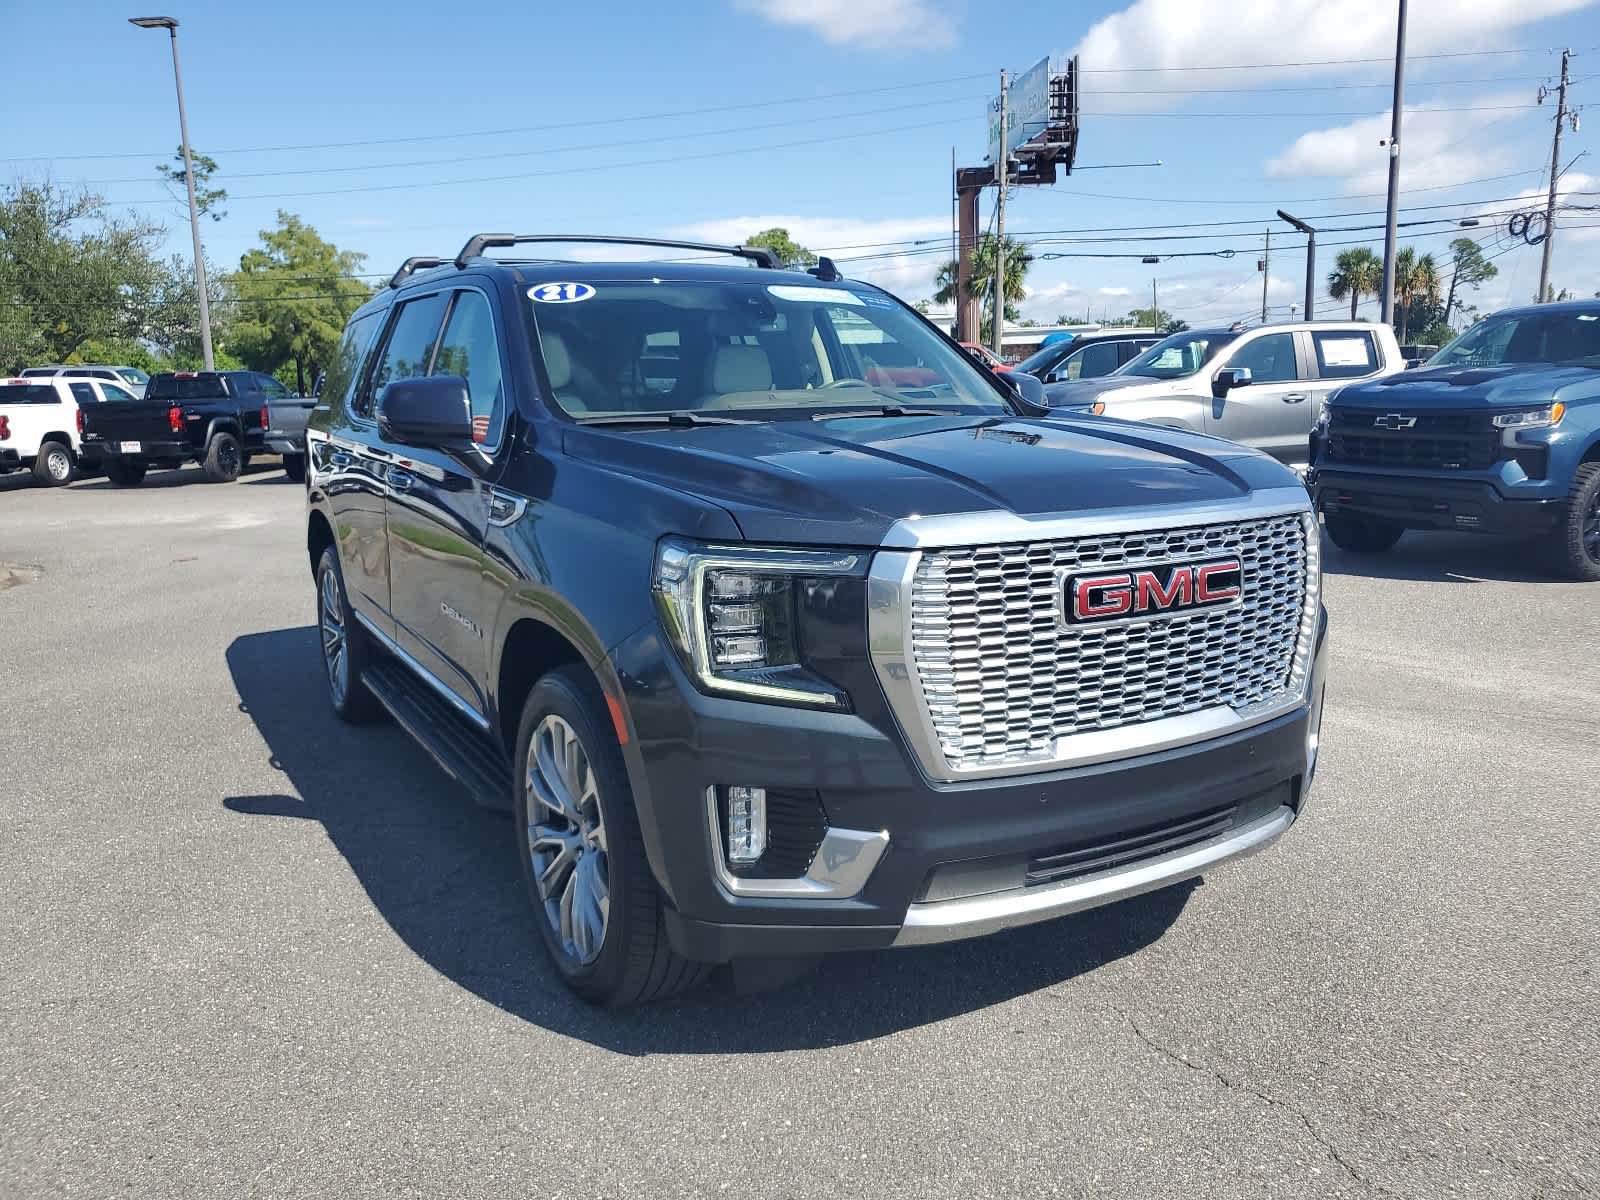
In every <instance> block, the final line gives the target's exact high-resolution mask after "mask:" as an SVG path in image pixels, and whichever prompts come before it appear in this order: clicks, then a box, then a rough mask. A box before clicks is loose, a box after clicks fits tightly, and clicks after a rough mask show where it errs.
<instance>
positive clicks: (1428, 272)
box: [1394, 246, 1439, 342]
mask: <svg viewBox="0 0 1600 1200" xmlns="http://www.w3.org/2000/svg"><path fill="white" fill-rule="evenodd" d="M1394 298H1395V305H1396V307H1398V308H1399V310H1400V329H1399V331H1398V332H1399V336H1400V340H1401V341H1402V342H1403V341H1405V340H1406V334H1407V333H1408V332H1409V331H1410V327H1411V306H1412V305H1413V304H1414V303H1416V302H1417V301H1419V300H1425V301H1427V302H1428V303H1430V304H1436V303H1438V300H1439V264H1438V263H1436V262H1435V261H1434V259H1433V255H1431V254H1424V255H1423V256H1422V257H1421V258H1418V257H1417V253H1416V251H1415V250H1413V249H1412V248H1411V247H1410V246H1407V247H1406V248H1405V249H1404V250H1402V251H1400V252H1399V253H1398V254H1396V255H1395V256H1394Z"/></svg>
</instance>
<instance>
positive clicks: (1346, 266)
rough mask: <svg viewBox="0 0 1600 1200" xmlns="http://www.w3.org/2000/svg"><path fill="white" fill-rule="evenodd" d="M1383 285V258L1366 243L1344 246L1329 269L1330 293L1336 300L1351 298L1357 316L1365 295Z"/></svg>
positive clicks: (1354, 316)
mask: <svg viewBox="0 0 1600 1200" xmlns="http://www.w3.org/2000/svg"><path fill="white" fill-rule="evenodd" d="M1382 286H1383V260H1382V259H1381V258H1379V257H1378V256H1377V255H1376V254H1374V253H1373V252H1372V250H1371V249H1370V248H1369V247H1366V246H1353V247H1351V248H1350V249H1349V250H1341V251H1340V252H1339V257H1338V258H1336V259H1334V260H1333V270H1332V271H1329V272H1328V295H1330V296H1332V297H1333V298H1334V299H1335V300H1343V299H1344V298H1345V297H1347V296H1348V297H1349V298H1350V319H1351V320H1352V321H1354V320H1355V319H1356V305H1358V304H1360V303H1361V297H1363V296H1376V295H1377V294H1378V289H1379V288H1380V287H1382Z"/></svg>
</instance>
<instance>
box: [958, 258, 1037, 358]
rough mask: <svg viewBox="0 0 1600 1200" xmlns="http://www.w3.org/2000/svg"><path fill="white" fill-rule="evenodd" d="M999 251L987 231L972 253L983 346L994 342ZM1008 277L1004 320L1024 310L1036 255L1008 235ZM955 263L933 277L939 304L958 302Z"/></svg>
mask: <svg viewBox="0 0 1600 1200" xmlns="http://www.w3.org/2000/svg"><path fill="white" fill-rule="evenodd" d="M998 250H999V243H998V242H997V241H996V239H995V236H994V234H992V233H985V234H983V235H982V236H981V237H979V238H978V244H977V245H976V246H974V247H973V248H972V249H971V250H970V251H969V252H968V253H969V259H968V261H969V269H970V271H971V275H970V276H969V279H968V287H969V288H970V289H971V292H972V295H973V296H975V297H976V298H977V299H978V301H979V302H980V303H981V304H982V306H983V307H982V313H983V318H982V333H981V334H980V337H981V339H982V341H983V343H984V345H992V344H993V341H994V269H995V257H996V254H997V252H998ZM1005 254H1006V279H1005V294H1006V305H1005V319H1006V320H1008V321H1016V320H1018V319H1019V318H1020V317H1021V315H1022V313H1021V311H1020V310H1019V309H1018V308H1017V305H1018V304H1020V303H1021V302H1022V301H1023V300H1024V299H1026V298H1027V295H1028V288H1027V278H1028V268H1029V267H1030V266H1031V265H1032V264H1033V255H1031V254H1030V253H1028V247H1027V246H1026V244H1024V243H1022V242H1019V241H1017V240H1016V239H1015V238H1009V237H1008V238H1006V245H1005ZM956 276H957V271H956V263H955V260H954V259H952V260H950V261H949V262H946V263H945V264H944V265H943V266H941V267H940V268H939V273H938V274H937V275H936V276H935V277H934V284H935V286H936V287H937V288H938V289H939V290H938V291H936V292H934V294H933V299H934V301H935V302H936V303H938V304H952V303H956V302H957V301H956Z"/></svg>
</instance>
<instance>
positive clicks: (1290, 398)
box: [1283, 392, 1309, 404]
mask: <svg viewBox="0 0 1600 1200" xmlns="http://www.w3.org/2000/svg"><path fill="white" fill-rule="evenodd" d="M1308 398H1309V397H1308V395H1307V393H1305V392H1287V393H1285V394H1284V397H1283V402H1284V403H1285V404H1299V403H1301V402H1302V401H1304V400H1306V399H1308Z"/></svg>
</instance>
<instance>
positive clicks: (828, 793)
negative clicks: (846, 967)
mask: <svg viewBox="0 0 1600 1200" xmlns="http://www.w3.org/2000/svg"><path fill="white" fill-rule="evenodd" d="M573 240H574V239H572V238H540V237H516V238H513V237H507V236H492V235H484V236H479V237H474V238H473V239H472V240H471V241H469V242H468V243H467V245H466V246H465V247H464V248H463V249H462V251H461V253H460V255H459V256H458V257H457V258H456V259H455V260H454V262H453V263H448V264H444V265H438V266H434V267H432V268H430V269H425V270H421V271H417V272H413V271H411V270H410V264H408V266H407V268H403V269H402V270H401V271H400V272H398V273H397V275H396V277H395V280H394V281H393V284H392V286H391V287H389V288H386V289H384V291H383V292H382V293H381V294H380V295H378V296H376V297H374V298H373V299H372V300H370V301H369V302H368V303H367V304H365V305H364V306H363V307H362V308H361V309H360V310H358V311H357V312H356V313H355V315H354V316H353V317H352V318H351V321H350V323H349V326H348V327H347V329H346V331H345V335H344V340H343V344H342V347H341V349H340V351H339V353H338V356H337V359H336V361H335V363H334V364H333V365H332V367H330V370H329V374H328V377H327V379H326V381H325V383H324V386H323V388H322V390H321V395H320V401H319V404H318V407H317V408H316V410H315V411H314V412H313V414H312V418H311V422H310V428H309V430H308V433H307V439H308V448H309V452H310V461H309V472H310V473H309V478H308V486H307V492H306V495H307V509H308V511H307V525H306V548H307V552H308V565H309V566H310V569H311V573H312V575H313V578H314V580H315V590H316V597H317V606H318V617H317V620H318V626H319V636H318V639H317V641H318V645H319V649H320V653H321V654H322V657H323V665H324V668H325V670H324V676H325V682H326V685H327V691H328V696H329V699H330V701H331V704H332V707H333V709H334V712H335V713H336V714H337V715H338V716H339V717H340V718H342V719H344V720H347V721H363V720H366V719H368V718H370V717H372V716H373V715H374V714H375V713H376V712H378V711H379V710H380V709H382V710H387V711H388V712H389V713H390V714H391V715H392V716H393V717H394V719H395V720H397V721H398V723H399V724H400V725H401V726H402V727H403V728H405V729H406V730H407V731H409V732H410V733H411V734H412V736H414V737H415V738H416V739H417V740H418V741H419V742H420V743H421V744H422V745H423V746H425V747H426V748H427V750H428V751H429V753H430V754H431V755H432V756H433V758H434V759H435V760H436V761H437V762H438V763H439V764H440V765H441V766H442V767H443V768H444V769H445V770H446V771H447V772H449V773H450V774H451V775H453V776H454V777H455V778H456V779H458V780H459V781H461V782H462V783H463V784H464V785H465V786H466V787H467V789H468V790H469V791H471V792H472V793H473V794H474V795H476V796H477V797H478V798H479V799H480V800H481V801H482V802H484V803H486V804H490V805H496V806H500V807H509V808H511V809H513V810H514V812H515V823H514V826H513V827H512V832H513V836H514V845H515V849H516V853H517V854H518V856H519V858H520V860H521V862H522V868H523V874H524V876H525V879H526V883H527V889H528V895H529V898H530V901H531V903H532V906H533V910H534V913H535V920H536V923H537V925H538V927H539V930H540V933H541V936H542V937H543V940H544V943H545V946H546V947H547V949H548V951H549V954H550V958H551V960H552V962H553V963H554V965H555V968H556V970H557V971H558V972H559V973H560V975H561V976H562V977H563V978H564V979H565V980H566V982H567V983H568V984H569V985H570V986H571V987H572V988H573V989H574V990H575V991H576V992H578V993H579V994H580V995H582V996H584V997H586V998H588V999H590V1000H594V1001H599V1002H603V1003H607V1004H613V1005H615V1004H629V1003H634V1002H637V1001H641V1000H645V999H649V998H651V997H654V996H660V995H664V994H666V993H668V992H672V991H674V990H677V989H679V988H682V987H686V986H688V985H690V984H692V983H694V982H695V981H696V980H698V979H700V978H701V977H702V976H703V975H704V973H705V971H706V970H707V968H708V964H711V963H719V962H730V961H731V962H733V963H734V964H735V969H736V973H738V972H742V971H743V970H745V969H746V968H747V967H748V966H749V965H750V964H751V963H753V962H765V963H774V962H782V961H789V962H793V961H796V960H803V959H804V958H805V957H806V956H812V955H816V954H819V953H821V952H824V951H831V950H847V949H848V950H866V949H873V948H880V947H890V946H907V945H923V944H928V943H933V942H942V941H947V940H950V939H956V938H965V937H975V936H979V935H982V934H987V933H992V932H995V931H997V930H1000V929H1005V928H1009V927H1011V926H1014V925H1022V924H1026V923H1028V922H1032V921H1039V920H1044V919H1046V918H1049V917H1054V916H1059V915H1061V914H1063V913H1069V912H1075V911H1078V910H1080V909H1084V908H1089V907H1092V906H1095V905H1099V904H1105V903H1108V902H1110V901H1112V900H1116V899H1118V898H1120V897H1124V896H1129V895H1133V894H1134V893H1137V892H1142V891H1146V890H1149V889H1153V888H1158V887H1162V886H1165V885H1167V884H1171V883H1173V882H1176V881H1178V880H1181V879H1185V878H1189V877H1192V876H1194V875H1195V874H1197V873H1199V872H1202V871H1205V870H1208V869H1210V868H1211V867H1212V866H1213V865H1214V864H1216V863H1219V862H1221V861H1223V860H1225V859H1230V858H1233V857H1235V856H1237V855H1241V854H1244V853H1246V852H1248V851H1251V850H1254V849H1256V848H1258V847H1260V846H1262V845H1264V844H1265V843H1267V842H1269V841H1271V840H1272V839H1274V838H1275V837H1277V836H1278V835H1279V834H1281V833H1282V832H1284V831H1285V830H1286V829H1287V828H1288V827H1289V826H1290V824H1291V823H1292V822H1293V821H1294V820H1295V819H1296V816H1297V814H1299V813H1300V812H1302V811H1303V809H1304V805H1305V803H1306V796H1307V791H1308V788H1309V785H1310V782H1311V777H1312V773H1313V771H1314V769H1315V766H1316V758H1317V747H1318V728H1319V722H1320V716H1321V697H1322V679H1323V658H1322V655H1323V647H1324V645H1325V642H1324V640H1323V630H1324V628H1325V617H1324V614H1323V611H1322V605H1321V603H1320V590H1319V589H1320V583H1319V580H1320V576H1319V569H1318V547H1319V536H1318V533H1317V527H1316V522H1315V517H1314V515H1313V514H1312V511H1311V504H1310V497H1309V496H1308V495H1307V493H1306V491H1305V488H1304V487H1303V486H1302V485H1301V484H1300V482H1299V480H1298V479H1297V478H1296V477H1295V476H1294V474H1293V473H1292V472H1290V471H1287V470H1285V469H1284V468H1283V467H1282V466H1281V465H1279V464H1277V463H1274V462H1272V461H1271V460H1270V459H1267V458H1265V457H1262V456H1258V455H1248V456H1239V455H1232V454H1229V455H1225V456H1224V457H1223V458H1222V459H1219V458H1217V457H1215V455H1214V452H1215V443H1213V442H1211V441H1209V440H1206V439H1201V438H1195V437H1192V436H1190V435H1188V434H1184V433H1181V432H1178V431H1174V430H1165V429H1157V428H1154V427H1151V428H1149V429H1139V428H1136V427H1130V426H1127V425H1121V424H1118V425H1112V424H1111V423H1109V422H1095V421H1080V420H1062V419H1057V418H1051V417H1050V416H1049V415H1048V411H1049V410H1048V409H1046V408H1044V407H1043V406H1042V405H1041V406H1036V405H1033V404H1029V403H1027V402H1025V401H1023V400H1022V399H1021V398H1020V397H1019V395H1017V394H1016V393H1015V392H1014V390H1013V389H1012V388H1011V387H1010V386H1008V385H1007V384H1005V383H1003V382H1001V380H1000V379H999V378H998V377H996V376H994V375H992V374H991V373H989V372H987V371H983V370H980V369H978V368H977V367H976V366H975V364H974V363H973V362H972V361H971V359H969V358H968V357H967V356H966V354H965V353H963V352H962V350H961V348H960V347H959V346H958V345H957V343H955V342H954V341H952V340H951V339H949V338H948V337H947V336H946V335H944V334H943V333H942V332H940V331H939V330H937V329H936V328H935V327H934V326H933V325H931V324H929V323H928V322H927V321H926V320H925V319H924V318H922V317H921V316H919V315H918V314H917V313H916V312H915V311H913V310H912V309H910V308H907V307H906V306H905V305H903V304H902V303H900V302H899V301H898V300H896V299H895V298H894V297H892V296H890V295H889V294H887V293H885V292H883V291H881V290H879V289H877V288H875V287H872V286H870V285H866V284H862V283H856V282H852V281H848V280H844V279H841V278H839V277H838V276H837V275H836V274H835V273H834V272H832V271H831V270H828V269H827V266H828V265H827V264H822V265H819V268H817V274H816V275H812V274H809V273H800V272H794V271H787V270H783V269H780V267H779V262H778V259H777V257H776V256H775V255H773V254H772V253H771V252H770V251H768V250H766V249H763V248H754V247H750V248H746V247H722V248H720V251H721V253H724V254H728V255H734V256H738V257H742V258H745V259H748V260H752V261H753V262H755V263H756V264H757V266H758V268H759V269H755V270H752V269H749V268H748V267H747V266H738V267H733V266H723V265H719V264H717V263H715V262H707V261H699V262H683V261H666V262H663V261H641V262H605V263H573V262H555V261H551V260H548V259H538V258H534V257H532V256H533V255H537V254H538V253H539V251H540V244H541V243H543V242H547V241H560V242H562V243H564V244H570V243H571V242H572V241H573ZM577 240H584V239H577ZM619 240H620V241H630V240H632V239H606V242H607V245H609V246H612V247H613V248H614V247H615V244H616V243H617V242H618V241H619ZM510 246H517V247H521V248H523V249H524V252H525V253H527V254H528V255H529V256H530V258H529V259H528V260H525V261H506V260H504V259H492V258H488V257H485V256H484V255H485V251H486V250H487V249H489V248H491V247H510ZM672 247H673V251H672V252H674V253H675V252H676V251H679V250H682V249H694V250H695V251H697V252H698V253H700V254H702V255H705V254H710V253H711V252H713V251H716V250H718V249H719V248H717V247H707V246H691V247H685V246H684V244H683V243H672ZM641 257H644V256H643V255H641ZM680 257H681V256H680ZM434 262H435V263H437V260H434ZM862 323H868V324H870V325H871V326H872V327H873V329H874V331H875V333H876V338H875V340H874V341H873V342H868V341H867V340H866V339H864V338H855V339H853V340H846V339H845V338H843V337H841V336H840V332H841V330H859V329H860V326H861V325H862ZM873 344H876V345H893V346H896V347H898V348H899V349H900V351H901V352H902V354H901V357H902V360H903V361H902V363H901V367H902V369H903V368H904V366H905V364H906V363H911V364H914V365H915V366H916V367H917V368H918V369H919V370H921V371H924V372H928V373H931V374H932V375H934V376H936V377H937V382H932V381H929V382H918V383H915V384H904V385H897V384H895V383H894V382H893V380H892V379H890V378H885V379H884V380H883V382H881V383H879V384H877V385H873V384H872V383H871V382H869V381H868V379H867V373H868V372H869V371H870V370H871V369H872V365H871V359H870V356H869V355H868V354H867V353H865V352H864V349H865V348H866V347H868V346H870V345H873ZM662 346H672V347H674V348H675V350H676V353H674V354H673V355H671V356H668V355H665V354H663V353H660V348H661V347H662ZM646 359H648V360H649V362H648V369H647V366H646V363H645V360H646ZM1023 378H1027V379H1029V381H1030V382H1034V383H1036V382H1037V381H1033V380H1032V379H1031V377H1023ZM1041 390H1042V389H1041ZM329 744H330V745H331V744H333V743H329ZM373 752H374V753H380V752H381V751H380V750H379V749H378V748H376V747H374V750H373ZM374 819H381V814H376V813H375V814H374ZM1108 919H1111V920H1116V919H1119V918H1117V917H1116V916H1115V915H1111V916H1108ZM462 936H463V937H471V936H473V934H472V930H471V928H470V925H469V926H466V927H464V928H463V930H462Z"/></svg>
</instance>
